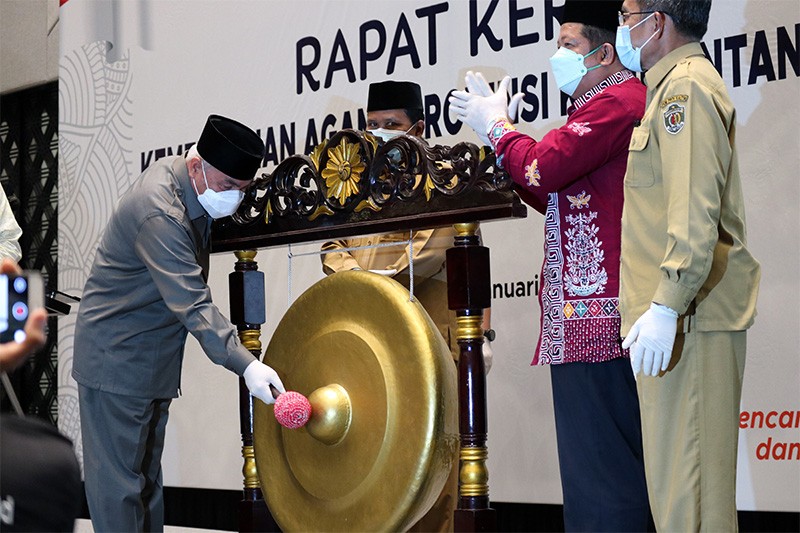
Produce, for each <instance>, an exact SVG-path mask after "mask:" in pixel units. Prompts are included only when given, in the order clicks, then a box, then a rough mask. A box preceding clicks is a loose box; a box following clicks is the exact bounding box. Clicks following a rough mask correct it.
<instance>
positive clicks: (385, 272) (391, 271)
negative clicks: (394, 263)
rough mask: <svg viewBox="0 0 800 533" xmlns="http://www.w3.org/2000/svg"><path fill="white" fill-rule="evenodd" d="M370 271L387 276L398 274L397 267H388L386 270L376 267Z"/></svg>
mask: <svg viewBox="0 0 800 533" xmlns="http://www.w3.org/2000/svg"><path fill="white" fill-rule="evenodd" d="M370 272H372V273H373V274H380V275H381V276H386V277H387V278H391V277H392V276H394V275H395V274H397V269H396V268H388V269H386V270H381V269H375V270H370Z"/></svg>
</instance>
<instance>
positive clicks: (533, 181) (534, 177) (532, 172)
mask: <svg viewBox="0 0 800 533" xmlns="http://www.w3.org/2000/svg"><path fill="white" fill-rule="evenodd" d="M525 179H526V183H527V184H528V186H529V187H538V186H539V180H540V179H542V177H541V176H540V175H539V160H538V159H534V160H533V162H532V163H531V164H530V165H525Z"/></svg>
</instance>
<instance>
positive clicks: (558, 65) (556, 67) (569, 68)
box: [550, 45, 602, 96]
mask: <svg viewBox="0 0 800 533" xmlns="http://www.w3.org/2000/svg"><path fill="white" fill-rule="evenodd" d="M600 46H602V45H600ZM600 46H598V47H597V48H595V49H594V50H592V51H591V52H589V53H588V54H586V55H585V56H582V55H580V54H579V53H577V52H573V51H572V50H570V49H569V48H564V47H563V46H562V47H561V48H559V49H558V50H556V53H555V54H553V57H551V58H550V68H551V69H552V71H553V76H555V78H556V84H557V85H558V88H559V89H561V90H562V91H564V92H565V93H566V94H568V95H570V96H572V95H573V94H574V93H575V90H576V89H577V88H578V84H579V83H580V82H581V80H582V79H583V77H584V76H585V75H586V73H587V72H589V71H590V70H594V69H596V68H599V67H600V65H595V66H593V67H591V68H586V65H584V64H583V60H584V59H586V58H587V57H589V56H590V55H592V54H593V53H595V52H597V50H599V49H600Z"/></svg>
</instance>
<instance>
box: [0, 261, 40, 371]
mask: <svg viewBox="0 0 800 533" xmlns="http://www.w3.org/2000/svg"><path fill="white" fill-rule="evenodd" d="M46 324H47V311H45V309H44V286H43V283H42V277H41V274H39V273H38V272H27V273H23V272H22V271H21V270H20V268H19V267H18V266H17V265H16V263H14V262H13V261H11V260H9V259H4V260H3V262H2V265H0V370H2V371H6V370H13V369H14V368H16V367H17V366H19V365H20V364H21V363H22V362H23V361H24V360H25V359H26V358H27V357H28V356H29V355H31V354H32V353H33V352H34V351H36V350H37V349H39V348H40V347H42V346H43V345H44V342H45V340H46V334H45V325H46Z"/></svg>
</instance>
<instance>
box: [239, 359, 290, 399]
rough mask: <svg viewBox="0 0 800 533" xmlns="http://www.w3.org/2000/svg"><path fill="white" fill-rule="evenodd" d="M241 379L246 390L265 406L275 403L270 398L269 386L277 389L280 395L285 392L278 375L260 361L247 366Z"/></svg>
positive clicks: (271, 397)
mask: <svg viewBox="0 0 800 533" xmlns="http://www.w3.org/2000/svg"><path fill="white" fill-rule="evenodd" d="M242 377H243V378H244V382H245V384H246V385H247V388H248V389H249V390H250V394H252V395H253V396H255V397H256V398H258V399H259V400H261V401H262V402H264V403H265V404H267V405H270V404H273V403H275V398H274V397H273V396H272V391H271V390H270V388H269V386H270V385H272V386H273V387H275V388H276V389H278V392H279V393H281V394H283V393H284V392H286V389H285V388H284V387H283V382H281V378H279V377H278V373H277V372H275V371H274V370H272V367H269V366H267V365H265V364H264V363H262V362H261V361H258V360H256V361H253V362H252V363H250V364H249V365H247V368H245V369H244V374H243V375H242Z"/></svg>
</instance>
